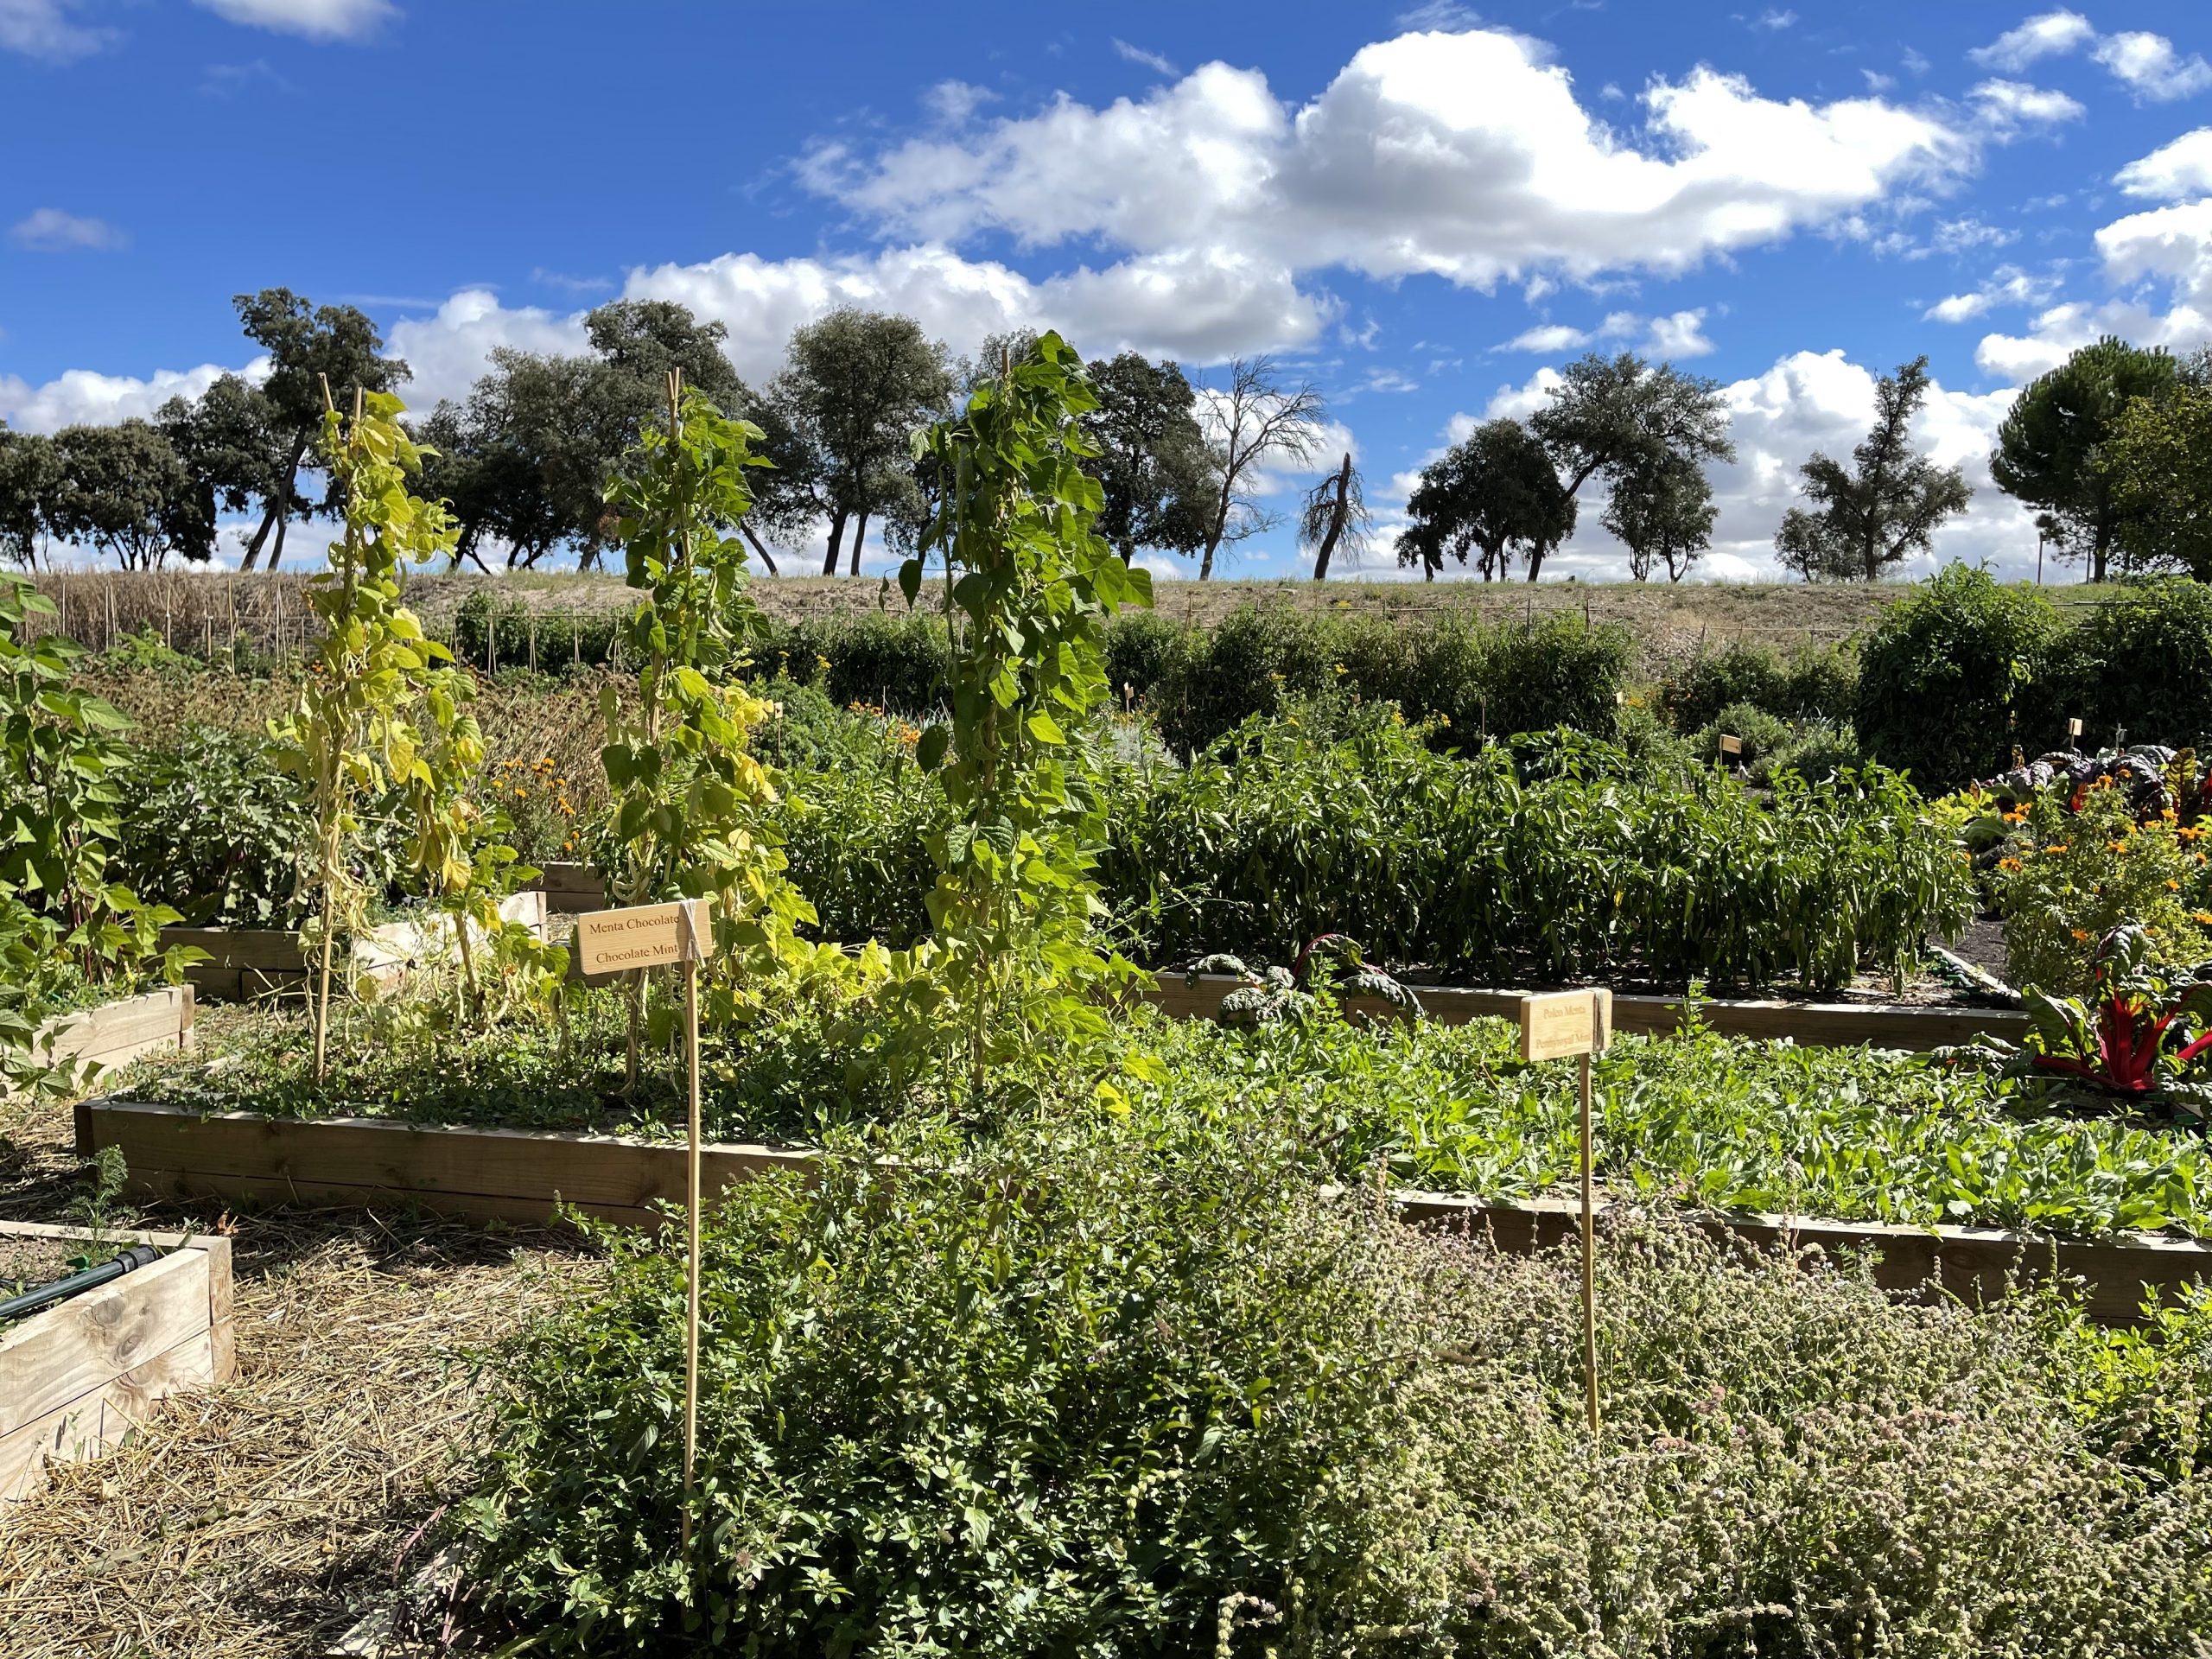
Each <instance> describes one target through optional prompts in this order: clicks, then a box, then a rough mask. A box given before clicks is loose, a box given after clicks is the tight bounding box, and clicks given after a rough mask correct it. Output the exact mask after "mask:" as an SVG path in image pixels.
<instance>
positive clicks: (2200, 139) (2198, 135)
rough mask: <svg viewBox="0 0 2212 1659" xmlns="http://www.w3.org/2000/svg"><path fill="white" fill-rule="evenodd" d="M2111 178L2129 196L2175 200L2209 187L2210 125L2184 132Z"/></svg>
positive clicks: (2211, 178)
mask: <svg viewBox="0 0 2212 1659" xmlns="http://www.w3.org/2000/svg"><path fill="white" fill-rule="evenodd" d="M2113 183H2114V184H2116V185H2118V186H2119V187H2120V189H2121V190H2122V191H2123V192H2125V193H2126V194H2128V195H2131V196H2149V197H2152V198H2153V199H2154V200H2160V201H2178V200H2181V198H2183V196H2196V195H2202V194H2205V193H2206V192H2207V191H2212V127H2199V128H2197V130H2196V131H2194V132H2185V133H2183V134H2182V136H2181V137H2178V138H2177V139H2175V140H2174V141H2173V142H2172V143H2170V144H2164V145H2162V146H2160V147H2159V148H2158V149H2154V150H2152V152H2151V153H2150V154H2149V155H2148V156H2144V157H2143V158H2142V159H2141V160H2139V161H2133V162H2129V163H2128V164H2127V165H2126V167H2123V168H2120V171H2119V172H2118V173H2116V174H2114V175H2113Z"/></svg>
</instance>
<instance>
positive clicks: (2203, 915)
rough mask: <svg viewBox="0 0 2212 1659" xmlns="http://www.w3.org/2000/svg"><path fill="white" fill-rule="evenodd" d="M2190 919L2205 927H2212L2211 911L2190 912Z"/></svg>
mask: <svg viewBox="0 0 2212 1659" xmlns="http://www.w3.org/2000/svg"><path fill="white" fill-rule="evenodd" d="M2189 914H2190V920H2192V921H2194V922H2196V923H2198V924H2199V925H2202V926H2205V927H2212V910H2192V911H2190V912H2189Z"/></svg>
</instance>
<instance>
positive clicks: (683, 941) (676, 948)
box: [575, 899, 715, 978]
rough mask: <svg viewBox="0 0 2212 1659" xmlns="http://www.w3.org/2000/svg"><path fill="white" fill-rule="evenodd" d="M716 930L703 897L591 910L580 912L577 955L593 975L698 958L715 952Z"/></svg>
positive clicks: (585, 971) (580, 964)
mask: <svg viewBox="0 0 2212 1659" xmlns="http://www.w3.org/2000/svg"><path fill="white" fill-rule="evenodd" d="M714 949H715V930H714V925H713V922H712V920H711V919H710V918H709V916H708V914H707V900H705V899H678V900H677V901H676V902H675V903H674V904H668V905H632V906H630V908H628V909H627V910H594V911H588V912H585V913H584V914H583V915H582V916H579V917H577V918H576V938H575V957H576V967H577V969H578V971H579V972H581V973H582V974H584V975H586V976H589V977H594V978H595V977H597V976H600V975H601V974H619V973H621V972H623V971H625V970H626V969H632V968H658V967H659V966H661V965H662V964H663V963H671V962H700V961H703V960H704V959H705V958H706V957H709V956H711V955H712V954H714Z"/></svg>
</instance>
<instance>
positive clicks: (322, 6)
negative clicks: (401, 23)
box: [194, 0, 399, 41]
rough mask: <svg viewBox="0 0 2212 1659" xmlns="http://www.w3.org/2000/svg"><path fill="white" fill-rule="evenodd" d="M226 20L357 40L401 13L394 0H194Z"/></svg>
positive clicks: (310, 37)
mask: <svg viewBox="0 0 2212 1659" xmlns="http://www.w3.org/2000/svg"><path fill="white" fill-rule="evenodd" d="M194 3H195V4H197V5H199V6H201V7H203V8H204V9H206V10H209V11H212V12H213V13H214V14H215V15H216V16H218V17H220V18H222V19H224V20H225V21H226V22H233V23H244V24H245V25H246V26H247V27H249V28H251V29H273V30H275V31H276V32H277V34H279V35H304V36H305V37H306V38H307V39H308V40H311V41H358V40H360V39H363V38H364V37H365V36H367V35H372V34H374V33H375V32H376V31H377V30H378V29H380V28H382V27H383V26H384V25H385V23H388V22H392V21H393V20H394V19H396V18H397V17H398V16H399V9H398V8H397V6H395V5H393V4H392V3H391V0H194Z"/></svg>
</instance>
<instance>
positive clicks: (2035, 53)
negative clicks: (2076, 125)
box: [1967, 11, 2097, 74]
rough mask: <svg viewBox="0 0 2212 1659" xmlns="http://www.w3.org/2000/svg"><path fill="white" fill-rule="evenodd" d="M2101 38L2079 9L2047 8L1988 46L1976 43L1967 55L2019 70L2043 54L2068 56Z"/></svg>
mask: <svg viewBox="0 0 2212 1659" xmlns="http://www.w3.org/2000/svg"><path fill="white" fill-rule="evenodd" d="M2096 38H2097V31H2096V29H2094V27H2093V26H2092V25H2091V24H2090V22H2089V20H2088V18H2086V17H2084V16H2082V14H2081V13H2080V12H2078V11H2046V12H2043V13H2040V14H2038V15H2037V16H2033V17H2031V18H2029V19H2028V20H2027V21H2026V22H2024V23H2022V24H2021V25H2020V26H2019V27H2018V29H2007V30H2005V33H2004V34H2002V35H1999V36H1998V37H1997V38H1996V39H1995V40H1993V41H1991V42H1990V43H1989V44H1988V45H1987V46H1982V47H1976V48H1974V50H1973V51H1971V52H1969V53H1967V57H1969V58H1971V59H1973V60H1974V62H1976V63H1979V64H1982V65H1984V66H1986V67H1988V68H1992V69H2002V70H2004V71H2005V72H2006V73H2011V74H2018V73H2019V72H2020V71H2021V70H2023V69H2024V68H2026V67H2028V66H2029V65H2030V64H2031V63H2034V62H2036V61H2037V60H2039V59H2042V58H2057V57H2064V56H2065V55H2066V54H2068V53H2069V52H2078V51H2080V50H2081V49H2082V48H2083V47H2085V46H2087V45H2088V44H2089V42H2090V41H2094V40H2095V39H2096Z"/></svg>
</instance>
